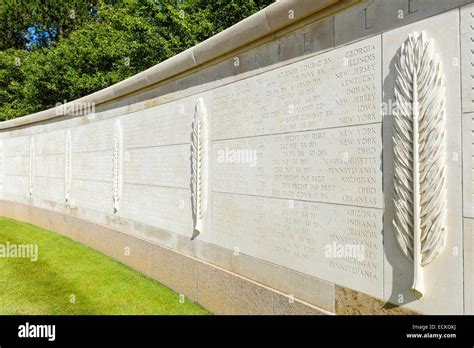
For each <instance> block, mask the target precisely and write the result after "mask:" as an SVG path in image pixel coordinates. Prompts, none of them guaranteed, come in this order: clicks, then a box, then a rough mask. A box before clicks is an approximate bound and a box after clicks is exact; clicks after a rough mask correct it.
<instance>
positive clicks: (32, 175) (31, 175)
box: [28, 137, 35, 196]
mask: <svg viewBox="0 0 474 348" xmlns="http://www.w3.org/2000/svg"><path fill="white" fill-rule="evenodd" d="M28 179H29V180H28V182H29V186H28V187H29V190H28V191H29V194H30V196H32V195H33V189H34V181H35V138H34V137H31V138H30V171H29V177H28Z"/></svg>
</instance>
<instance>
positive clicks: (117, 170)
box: [112, 120, 123, 214]
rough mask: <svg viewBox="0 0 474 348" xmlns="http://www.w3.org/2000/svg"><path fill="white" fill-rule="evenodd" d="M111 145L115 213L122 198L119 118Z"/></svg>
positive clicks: (120, 129) (121, 138) (121, 146)
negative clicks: (112, 147)
mask: <svg viewBox="0 0 474 348" xmlns="http://www.w3.org/2000/svg"><path fill="white" fill-rule="evenodd" d="M113 146H114V149H113V180H112V185H113V187H112V196H113V202H114V214H115V213H117V212H118V211H119V209H120V202H121V199H122V166H123V132H122V125H121V123H120V120H117V121H115V127H114V142H113Z"/></svg>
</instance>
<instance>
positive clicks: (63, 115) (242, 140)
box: [0, 0, 474, 314]
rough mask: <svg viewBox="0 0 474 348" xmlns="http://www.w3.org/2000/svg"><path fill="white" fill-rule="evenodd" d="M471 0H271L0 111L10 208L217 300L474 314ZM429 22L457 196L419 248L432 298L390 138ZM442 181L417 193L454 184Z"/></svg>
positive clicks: (239, 304) (1, 172) (1, 207)
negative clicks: (48, 103) (9, 115)
mask: <svg viewBox="0 0 474 348" xmlns="http://www.w3.org/2000/svg"><path fill="white" fill-rule="evenodd" d="M469 2H470V1H461V0H460V1H452V2H451V4H450V5H449V6H447V5H441V4H440V3H436V4H435V3H433V2H432V1H428V0H425V1H418V2H417V3H418V8H417V9H414V8H413V7H412V6H414V5H413V4H410V3H411V2H410V1H408V2H407V1H391V2H388V1H382V0H380V1H375V2H360V1H335V0H324V1H323V0H321V1H281V2H277V3H275V4H273V5H271V6H269V7H268V8H266V9H265V10H263V11H261V12H259V13H257V14H256V15H254V16H252V17H250V18H248V19H246V20H245V21H243V22H241V23H239V24H237V25H236V26H234V27H232V28H230V29H228V30H226V31H225V32H223V33H221V34H219V35H217V36H215V37H213V38H211V39H209V40H207V41H205V42H203V43H201V44H200V45H198V46H196V47H193V48H192V49H190V50H188V51H185V52H183V53H181V54H179V55H178V56H176V57H173V58H172V59H170V60H168V61H166V62H163V63H161V64H159V65H157V66H155V67H153V68H151V69H149V70H147V71H145V72H143V73H141V74H138V75H136V76H134V77H132V78H130V79H128V80H125V81H123V82H121V83H119V84H117V85H114V86H111V87H109V88H107V89H104V90H102V91H99V92H96V93H94V94H92V95H90V96H86V97H84V98H81V99H80V100H77V101H74V102H69V103H67V104H64V105H62V106H60V107H57V108H55V109H51V110H46V111H44V112H41V113H38V114H34V115H29V116H26V117H23V118H19V119H16V120H11V121H7V122H2V123H0V129H1V133H0V188H1V189H0V192H1V193H0V194H1V202H0V213H1V214H3V215H7V216H11V217H14V218H17V219H20V220H24V221H29V222H32V223H34V224H37V225H40V226H43V227H47V228H50V229H52V230H55V231H57V232H60V233H64V234H66V235H68V236H70V237H71V238H73V239H75V240H78V241H80V242H83V243H85V244H88V245H90V246H92V247H94V248H96V249H98V250H101V251H103V252H104V253H106V254H108V255H110V256H112V257H115V258H117V259H119V260H120V261H122V262H124V263H126V264H129V265H130V266H131V267H134V268H135V269H138V270H139V271H141V272H143V273H145V274H147V275H149V276H151V277H153V278H155V279H158V280H160V281H161V282H163V283H165V284H166V285H168V286H170V287H172V288H173V289H175V290H177V291H178V292H181V293H183V294H185V295H186V296H188V297H189V298H191V299H193V300H197V301H199V302H200V303H202V304H203V305H204V306H206V307H207V308H209V309H210V310H211V311H214V312H217V313H242V314H245V313H266V314H281V313H308V314H309V313H326V314H329V313H338V314H355V313H371V314H378V313H394V314H401V313H408V314H411V313H416V312H421V313H428V314H448V313H455V314H462V313H472V311H473V309H472V289H473V286H472V285H473V284H472V277H470V275H469V274H470V273H472V260H471V253H472V252H471V250H472V245H473V237H472V233H471V232H470V231H471V230H470V226H471V220H472V219H471V215H472V214H471V213H470V211H471V210H472V209H470V207H471V205H470V196H471V194H470V192H471V186H470V185H469V184H467V182H468V180H470V179H469V175H470V170H469V169H468V168H470V165H471V159H470V149H471V140H470V137H471V134H470V132H471V123H472V122H471V118H472V113H470V112H471V111H472V110H470V109H471V108H470V104H469V98H471V99H473V98H472V89H470V81H469V80H468V79H467V80H466V79H465V76H466V73H465V72H468V71H469V69H470V62H469V60H470V59H471V58H472V57H471V56H469V55H465V54H464V52H465V51H466V50H468V49H469V48H468V47H470V46H469V45H470V44H471V42H470V41H471V40H467V39H466V37H468V36H469V35H470V31H469V30H468V28H470V26H471V25H472V16H470V14H472V12H473V11H474V8H473V6H472V5H466V6H463V5H464V4H466V3H469ZM428 3H429V4H431V5H428ZM387 6H388V7H387ZM400 11H401V12H400ZM389 15H390V16H392V17H389ZM384 16H386V18H385V19H383V17H384ZM421 32H423V33H424V35H426V40H428V41H429V42H431V43H432V46H433V50H434V52H435V53H433V57H434V55H436V57H437V58H436V59H438V60H439V61H440V62H441V65H440V66H441V68H440V70H439V72H438V73H439V76H441V77H442V78H441V77H440V81H441V80H442V83H443V87H444V90H445V92H443V93H444V94H443V98H444V100H445V102H444V104H443V105H444V106H445V108H444V109H443V110H444V111H443V114H440V115H439V117H440V119H441V118H442V119H443V120H445V121H443V122H444V123H443V124H442V126H440V127H441V128H440V129H441V131H440V132H441V133H443V134H445V139H444V140H443V142H442V148H441V147H440V148H441V150H439V151H442V153H443V156H444V155H445V157H446V159H444V157H443V161H438V162H439V165H440V168H443V170H444V173H445V176H446V187H445V188H443V190H442V194H445V195H446V196H443V197H445V198H444V199H443V201H444V202H447V203H446V208H443V209H442V211H443V214H444V215H443V216H445V220H443V221H442V222H443V223H442V224H441V223H440V225H439V226H441V227H440V228H441V230H439V231H438V230H436V231H434V232H429V233H438V234H439V235H442V236H444V237H439V238H438V237H436V240H439V239H443V238H444V239H443V241H444V243H441V242H439V243H438V244H436V243H435V244H433V243H431V244H430V245H429V246H427V245H426V243H425V244H423V243H424V241H423V239H422V238H421V237H420V238H421V244H422V245H425V248H424V249H421V250H425V249H426V248H428V247H430V248H432V249H433V250H434V251H433V255H434V254H436V259H435V260H434V261H433V262H431V263H430V264H429V265H421V264H420V265H418V266H419V267H421V268H418V269H420V270H421V271H420V272H421V273H418V275H420V274H422V280H423V282H424V288H425V291H424V293H423V297H421V298H419V297H416V296H415V295H414V294H413V292H412V291H411V290H410V288H411V286H412V281H413V270H414V269H417V268H416V267H417V261H416V260H417V257H415V261H411V260H410V257H412V256H413V255H412V254H411V253H412V251H409V252H407V253H406V254H407V255H404V254H403V252H402V250H400V248H399V247H398V246H397V239H396V238H397V231H398V230H395V229H394V227H393V224H392V221H393V220H394V219H395V216H396V215H395V214H397V213H398V212H399V211H402V213H401V214H402V215H403V214H405V215H403V216H411V211H413V209H415V208H414V207H417V206H418V205H417V203H414V207H412V206H411V205H410V204H412V201H411V200H408V201H407V202H408V203H403V202H402V203H399V202H398V201H396V202H394V199H393V197H395V195H394V193H393V190H394V188H395V190H399V189H400V188H399V186H397V182H398V181H397V180H394V173H395V170H394V168H398V167H397V163H398V162H397V160H398V158H399V157H397V156H399V153H400V152H397V151H395V152H394V151H393V148H394V143H393V142H392V136H393V135H394V125H393V123H394V122H393V119H394V117H393V116H395V120H397V118H396V117H397V115H400V112H402V111H403V110H401V109H400V108H398V109H397V106H396V105H397V104H396V101H397V97H396V94H395V91H396V90H397V83H399V82H396V81H397V80H396V78H397V69H395V65H397V64H400V63H399V62H400V59H402V58H401V56H400V49H401V47H402V46H403V45H404V43H405V44H406V42H408V41H407V40H410V38H418V33H421ZM460 32H461V33H463V35H462V36H460ZM471 36H472V35H471ZM423 37H425V36H423ZM420 38H421V36H420ZM420 40H421V39H420ZM460 47H461V49H460ZM428 58H430V57H427V58H426V59H428ZM430 59H435V58H430ZM410 69H414V68H413V67H411V68H410ZM420 69H421V68H420ZM410 71H412V70H410ZM423 76H425V75H423ZM461 76H463V78H461ZM406 83H408V84H410V83H411V84H413V83H416V82H413V81H411V82H406ZM413 86H415V84H413ZM438 94H439V95H441V92H440V93H438ZM398 100H400V97H398ZM420 100H421V102H422V99H420ZM399 105H400V104H399ZM397 110H398V111H397ZM397 112H398V113H397ZM431 114H432V113H430V115H428V116H427V117H433V116H432V115H431ZM461 115H462V116H461ZM443 117H444V118H443ZM428 124H429V123H428ZM440 124H441V123H440ZM425 128H426V127H424V126H423V124H421V129H422V131H423V130H424V129H425ZM466 129H468V130H466ZM426 132H428V133H427V135H426V136H425V138H430V136H431V137H432V134H433V133H432V132H433V131H426ZM462 132H464V138H463V141H464V145H463V144H462V143H461V133H462ZM404 144H405V143H402V144H401V145H400V144H399V146H401V148H404V146H405V145H404ZM427 144H428V145H429V146H428V145H427V148H428V147H429V149H431V150H430V151H431V153H440V152H439V151H438V150H436V149H437V147H436V146H438V143H436V144H433V143H432V142H428V143H427ZM407 146H408V145H407ZM439 146H441V145H439ZM433 149H434V150H433ZM463 150H464V151H463ZM427 151H428V150H427ZM410 153H411V152H410V151H409V152H408V154H407V156H410ZM429 154H430V153H429V152H428V156H429ZM425 157H426V156H424V157H423V156H422V158H421V159H420V161H421V164H420V166H421V167H423V165H425V164H424V163H425V162H423V161H425V159H424V158H425ZM440 158H441V157H440ZM408 161H412V159H411V158H409V159H408ZM413 161H415V162H416V161H418V160H413ZM400 163H402V162H400ZM463 163H464V176H463V172H462V169H463V166H462V164H463ZM410 180H412V176H409V180H408V181H410ZM419 180H423V178H421V179H419ZM413 181H416V180H415V179H413ZM401 182H404V181H403V180H402V181H401ZM410 182H411V181H410ZM463 182H464V188H463V186H462V185H463ZM469 182H470V181H469ZM423 185H425V184H424V182H423V181H422V182H421V187H425V186H423ZM397 192H399V191H397ZM410 192H411V191H410ZM430 192H431V188H428V189H426V190H421V193H420V199H419V202H420V203H419V204H420V205H421V206H422V209H423V204H424V203H423V202H425V200H427V199H428V198H425V197H430V199H432V200H434V199H441V198H438V196H439V197H441V196H440V195H441V193H436V194H432V195H431V196H430ZM440 192H441V191H440ZM460 192H464V198H465V199H464V202H463V197H462V195H460ZM400 197H402V198H403V197H405V195H402V196H400ZM397 204H406V205H404V207H408V208H407V209H408V213H403V210H400V209H399V207H400V206H399V205H397ZM410 209H411V210H410ZM463 212H464V213H463ZM425 216H426V214H425V215H423V214H421V217H420V219H421V220H420V221H421V226H422V227H421V229H422V228H425V227H423V226H426V225H427V224H430V223H431V224H434V223H433V220H429V221H428V220H426V219H427V218H425ZM437 216H438V215H437ZM439 216H440V215H439ZM423 219H425V220H423ZM410 226H411V225H410ZM423 231H424V230H423ZM409 232H410V233H411V229H409ZM445 232H446V233H445ZM443 233H445V234H443ZM415 239H416V238H415ZM409 242H410V241H409ZM410 243H411V242H410ZM412 249H413V250H416V245H414V246H413V247H412ZM412 249H410V250H412ZM423 252H424V251H423ZM438 254H439V255H438ZM406 256H408V257H406ZM412 258H413V257H412ZM354 298H357V299H358V300H357V301H354ZM387 302H389V303H391V304H389V305H387V304H386V303H387Z"/></svg>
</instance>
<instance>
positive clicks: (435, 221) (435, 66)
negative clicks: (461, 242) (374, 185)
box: [393, 33, 447, 297]
mask: <svg viewBox="0 0 474 348" xmlns="http://www.w3.org/2000/svg"><path fill="white" fill-rule="evenodd" d="M395 99H396V107H395V110H394V113H393V116H394V135H393V145H394V203H395V217H394V220H393V227H394V231H395V235H396V238H397V241H398V244H399V246H400V248H401V250H402V251H403V253H404V254H405V255H406V257H407V258H408V259H409V260H411V261H413V267H414V277H413V278H414V279H413V285H412V291H413V292H414V293H415V294H416V295H417V296H419V297H421V296H423V294H424V292H425V288H424V279H423V268H422V267H423V266H426V265H427V264H429V263H430V262H432V261H433V260H434V259H436V257H437V256H438V255H439V254H440V253H441V251H442V250H443V248H444V245H445V243H446V236H447V228H446V199H447V197H446V169H445V124H444V122H445V109H444V104H445V99H444V87H443V75H442V71H441V63H440V60H439V58H438V56H437V55H435V54H434V48H433V43H432V42H431V41H430V40H428V39H427V37H426V35H425V33H421V34H418V33H414V34H412V35H410V36H409V37H408V39H407V40H406V41H405V42H404V43H403V45H402V47H401V49H400V53H399V56H398V61H397V64H396V83H395Z"/></svg>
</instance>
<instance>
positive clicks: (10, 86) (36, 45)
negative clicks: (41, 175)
mask: <svg viewBox="0 0 474 348" xmlns="http://www.w3.org/2000/svg"><path fill="white" fill-rule="evenodd" d="M272 2H273V0H182V1H179V0H176V1H170V0H130V1H127V2H126V3H125V2H115V1H108V2H107V1H81V0H68V1H64V2H62V3H63V4H66V5H64V6H63V7H61V6H56V5H55V4H56V3H55V1H49V2H48V4H49V5H48V6H49V10H48V14H47V15H46V14H44V11H43V12H41V11H39V8H36V10H33V12H31V11H32V10H31V8H30V7H28V6H26V7H25V8H23V9H21V10H18V11H17V12H18V13H17V12H13V14H12V12H9V13H7V12H6V10H5V8H2V7H0V16H5V17H6V18H7V19H6V20H5V21H3V18H1V19H2V23H11V22H12V21H13V20H14V19H15V18H19V16H20V17H21V16H22V15H21V14H22V13H23V14H25V13H26V14H28V13H29V14H31V13H33V14H32V15H30V17H31V18H30V17H28V16H26V15H25V18H26V19H25V20H24V22H23V23H21V24H18V25H12V24H10V25H12V26H11V27H9V28H6V27H4V26H3V25H4V24H2V31H3V32H4V33H9V34H8V35H7V36H6V38H5V40H3V41H1V43H0V47H1V48H2V49H3V50H2V51H0V86H1V91H0V120H6V119H11V118H15V117H19V116H23V115H26V114H30V113H33V112H37V111H41V110H44V109H47V108H50V107H53V106H54V105H56V104H57V103H61V102H63V101H64V100H68V101H71V100H74V99H76V98H79V97H82V96H84V95H87V94H90V93H93V92H95V91H98V90H100V89H102V88H105V87H107V86H110V85H112V84H114V83H117V82H119V81H121V80H123V79H125V78H127V77H130V76H132V75H134V74H136V73H138V72H140V71H143V70H145V69H147V68H149V67H151V66H153V65H155V64H158V63H160V62H162V61H163V60H166V59H167V58H170V57H172V56H173V55H175V54H177V53H179V52H181V51H183V50H185V49H187V48H189V47H192V46H194V45H196V44H197V43H199V42H201V41H204V40H205V39H207V38H209V37H211V36H213V35H215V34H217V33H218V32H220V31H222V30H224V29H226V28H227V27H229V26H231V25H233V24H235V23H237V22H239V21H241V20H242V19H244V18H246V17H248V16H250V15H251V14H253V13H255V12H256V11H258V10H260V9H261V8H263V7H265V6H266V5H268V4H270V3H272ZM67 4H69V5H67ZM7 7H8V6H7ZM69 8H78V9H80V10H77V11H76V12H75V13H76V16H77V17H76V19H77V22H76V21H74V20H72V21H71V18H70V17H69V13H70V10H69ZM40 12H41V15H40ZM32 23H33V24H32ZM32 25H33V26H34V33H35V35H36V36H35V39H34V40H33V41H31V38H30V44H29V46H28V49H25V47H24V46H25V42H24V40H23V39H21V37H22V36H21V35H22V33H23V34H24V33H28V32H31V27H32ZM13 38H20V39H18V40H15V39H13ZM22 40H23V41H22ZM22 46H23V48H20V47H22ZM18 62H20V64H19V66H18V64H15V63H18Z"/></svg>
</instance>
